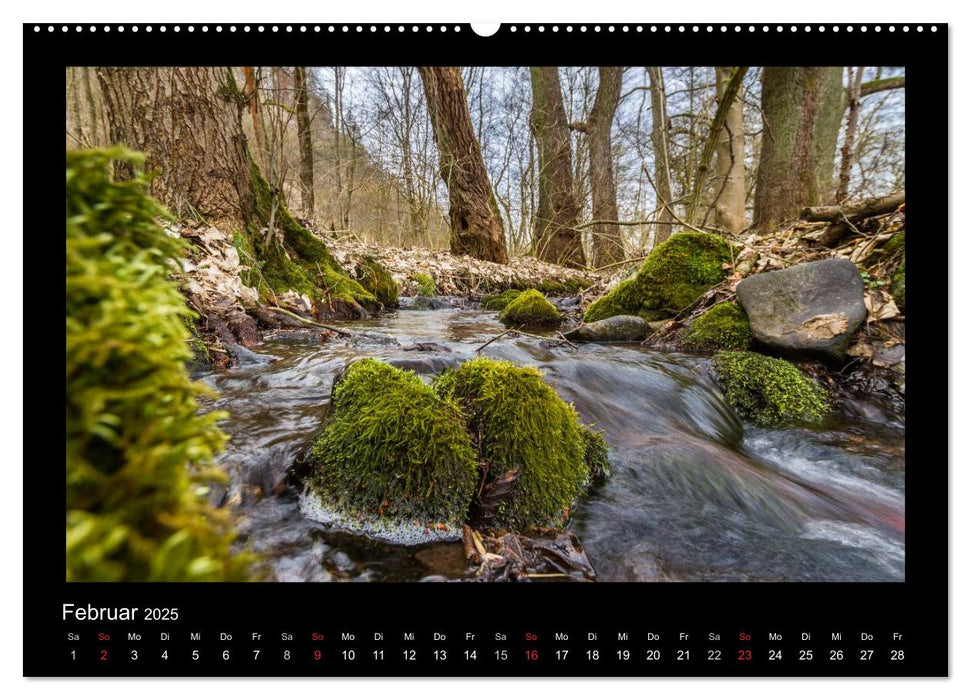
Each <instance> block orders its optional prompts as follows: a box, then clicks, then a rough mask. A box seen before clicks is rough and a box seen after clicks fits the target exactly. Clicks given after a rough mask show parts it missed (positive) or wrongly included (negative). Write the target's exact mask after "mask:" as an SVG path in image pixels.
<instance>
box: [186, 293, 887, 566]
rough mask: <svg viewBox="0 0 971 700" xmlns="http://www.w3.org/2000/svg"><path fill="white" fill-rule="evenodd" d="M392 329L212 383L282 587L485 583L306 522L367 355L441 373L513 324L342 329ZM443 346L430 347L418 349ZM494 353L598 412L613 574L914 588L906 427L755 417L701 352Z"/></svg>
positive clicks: (466, 315) (429, 553) (588, 414)
mask: <svg viewBox="0 0 971 700" xmlns="http://www.w3.org/2000/svg"><path fill="white" fill-rule="evenodd" d="M334 325H340V326H343V327H346V328H348V329H351V330H354V331H366V332H369V333H381V334H390V335H392V336H394V337H395V338H397V339H398V341H399V342H400V343H401V345H386V344H377V343H372V342H371V341H369V340H368V339H367V338H364V339H363V341H364V342H361V340H362V339H357V340H355V341H350V340H347V339H334V340H330V341H328V342H324V343H318V342H316V338H315V334H308V333H301V332H279V333H278V334H277V336H276V337H274V336H272V335H271V336H270V337H268V338H267V340H266V341H265V342H264V343H263V344H262V345H261V346H259V347H258V348H256V350H257V351H258V352H259V353H261V354H265V355H270V356H273V357H275V358H278V359H277V361H275V362H273V363H270V364H252V365H247V366H242V367H237V368H234V369H229V370H222V371H217V372H211V373H207V374H205V375H203V376H202V377H200V379H202V380H203V381H205V382H206V383H207V384H209V385H211V386H213V387H214V388H215V389H217V390H218V391H219V393H220V398H219V399H218V400H216V401H215V402H213V406H214V407H215V408H217V409H219V410H224V411H228V412H229V414H230V417H229V418H228V419H227V420H226V421H224V422H223V423H222V424H221V425H222V428H223V430H224V431H225V432H227V433H228V434H229V435H230V436H231V440H230V442H229V445H228V447H227V449H226V451H225V453H224V454H223V456H222V457H221V458H220V464H221V466H222V467H223V468H224V469H225V470H226V471H227V472H228V474H229V475H230V483H229V484H228V485H227V486H224V487H221V488H220V489H218V490H214V491H213V494H212V497H213V500H214V501H216V502H219V503H228V504H230V505H231V506H232V507H233V509H234V512H235V514H236V518H237V528H238V530H239V532H240V534H241V539H242V542H243V544H244V545H245V546H248V547H249V548H250V549H252V550H253V551H256V552H258V553H259V554H260V555H261V556H262V557H263V559H264V560H265V561H266V563H267V565H268V568H269V571H270V578H271V580H278V581H418V580H432V581H441V580H454V579H462V578H467V577H471V576H472V575H473V574H474V571H473V570H471V569H469V568H468V567H467V566H466V564H465V561H464V558H463V554H462V546H461V543H457V542H434V543H426V544H393V543H390V542H385V541H381V540H375V539H371V538H368V537H366V536H364V535H360V534H355V533H353V532H349V531H346V530H343V529H341V528H339V527H337V526H333V525H325V524H321V523H319V522H316V521H314V520H311V519H309V518H308V517H305V515H304V514H303V513H302V511H301V508H300V503H299V498H298V494H297V493H296V491H295V489H294V487H292V486H286V475H287V471H288V469H289V468H290V467H291V466H292V465H293V464H294V462H295V460H297V458H298V456H299V455H301V454H302V453H303V451H304V450H305V449H306V448H307V446H308V444H309V442H310V440H311V439H312V438H313V436H314V434H315V433H316V431H317V430H318V428H319V427H320V423H321V420H322V417H323V416H324V414H325V413H326V410H327V404H328V402H329V396H330V390H331V384H332V382H333V379H334V377H335V376H336V375H337V373H338V372H340V371H341V370H342V369H343V368H344V367H345V366H346V364H347V363H348V362H349V361H351V360H353V359H355V358H359V357H365V356H371V357H378V358H383V359H388V360H391V361H393V362H394V363H395V364H396V365H398V366H401V367H404V368H406V369H411V370H414V371H416V372H417V373H418V374H419V375H422V376H425V377H430V376H431V375H433V374H435V373H437V372H439V371H441V370H442V369H443V368H445V367H447V366H450V365H452V364H455V363H458V362H460V361H462V360H464V359H467V358H470V357H474V356H475V349H476V348H477V347H478V346H480V345H482V344H483V343H485V342H486V341H487V340H489V339H491V338H493V337H494V336H496V335H497V334H499V333H501V332H502V331H503V330H504V329H503V327H502V326H501V325H500V324H499V322H498V320H497V315H496V314H495V313H493V312H481V311H472V310H462V309H439V310H430V311H408V310H401V311H398V312H396V313H394V314H390V315H386V316H383V317H381V318H378V319H371V320H367V321H357V322H344V323H336V324H334ZM418 342H420V343H435V344H437V347H434V348H432V349H430V350H418V349H411V350H409V349H406V348H407V347H408V346H409V344H413V343H418ZM482 355H483V356H487V357H495V358H501V359H506V360H510V361H512V362H516V363H519V364H530V365H535V366H538V367H539V368H540V369H541V370H542V371H543V372H544V373H545V375H546V380H547V381H548V382H550V383H551V384H552V385H553V386H554V387H555V388H556V390H557V392H558V393H559V395H560V396H561V397H562V398H563V399H565V400H566V401H569V402H572V403H573V404H574V405H575V406H576V408H577V411H578V412H579V414H580V417H581V420H583V421H584V422H585V423H590V424H594V425H595V427H596V428H597V429H599V430H602V431H604V437H605V438H606V440H607V443H608V444H609V445H610V446H611V451H610V462H611V468H612V470H613V474H612V476H611V477H610V479H608V480H607V481H606V483H605V484H603V485H602V486H600V487H598V488H597V489H596V490H594V491H593V492H592V493H590V494H589V495H588V496H587V497H586V498H584V499H583V501H582V502H581V503H580V504H579V505H578V507H577V508H576V509H575V511H574V514H573V517H572V519H571V521H570V522H569V524H568V526H567V527H568V529H569V530H571V531H572V532H574V533H575V534H576V535H577V536H578V537H579V540H580V542H581V543H582V545H583V547H584V549H585V550H586V553H587V555H588V557H589V558H590V561H591V562H592V564H593V566H594V568H595V569H596V571H597V575H598V580H601V581H902V580H903V577H904V426H903V424H902V423H901V422H899V421H898V420H895V419H894V418H893V417H892V416H889V415H886V413H885V412H884V411H883V409H882V408H881V407H880V406H877V405H873V404H864V403H859V402H857V403H854V405H853V407H852V408H851V409H850V408H848V409H846V410H844V411H843V412H842V413H841V414H839V415H838V416H837V417H836V418H834V419H833V420H831V421H830V422H829V423H827V424H826V426H825V427H824V428H823V429H819V430H808V429H804V428H792V429H773V430H770V429H763V428H758V427H755V426H752V425H744V426H743V425H742V424H741V423H740V422H739V421H738V419H737V418H736V417H735V415H734V413H733V412H732V410H731V409H730V408H729V406H728V405H727V404H726V403H725V401H724V399H723V398H722V396H721V393H720V391H719V389H718V387H717V386H716V384H715V383H714V381H713V380H712V379H711V377H710V374H709V371H708V363H709V361H708V359H707V358H706V357H704V356H702V355H689V354H680V353H670V352H659V351H656V350H650V349H645V348H642V347H640V346H636V345H595V344H589V345H582V346H580V347H579V349H578V350H572V349H570V348H569V347H566V346H560V347H557V348H548V347H545V345H544V343H543V341H540V340H537V339H535V338H525V337H521V338H510V337H504V338H501V339H499V340H497V341H495V342H493V343H491V344H490V345H489V346H488V347H486V348H485V349H484V350H483V351H482Z"/></svg>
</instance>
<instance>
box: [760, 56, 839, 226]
mask: <svg viewBox="0 0 971 700" xmlns="http://www.w3.org/2000/svg"><path fill="white" fill-rule="evenodd" d="M844 93H845V91H844V89H843V79H842V69H840V68H839V67H833V68H820V67H766V68H765V69H763V73H762V112H763V114H764V117H765V129H764V130H763V136H762V155H761V159H760V160H759V168H758V175H757V181H756V188H755V216H754V221H753V225H754V226H755V227H757V228H760V229H762V230H767V229H770V228H772V227H774V226H777V225H779V224H780V223H782V222H783V221H786V220H788V219H792V218H793V217H795V215H796V214H797V213H798V212H799V210H800V209H801V208H802V207H804V206H807V205H809V206H812V205H817V204H822V203H823V202H827V201H829V199H830V197H831V195H832V191H833V170H834V166H835V162H836V142H837V140H838V138H839V125H840V121H841V119H842V115H843V110H844V102H843V100H844V99H845V95H844Z"/></svg>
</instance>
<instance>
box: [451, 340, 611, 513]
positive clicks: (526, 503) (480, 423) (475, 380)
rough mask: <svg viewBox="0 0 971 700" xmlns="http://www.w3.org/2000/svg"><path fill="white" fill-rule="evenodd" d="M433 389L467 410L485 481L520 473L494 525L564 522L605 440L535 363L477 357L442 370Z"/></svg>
mask: <svg viewBox="0 0 971 700" xmlns="http://www.w3.org/2000/svg"><path fill="white" fill-rule="evenodd" d="M435 389H436V391H438V393H439V394H440V395H441V396H442V397H444V398H445V399H446V400H449V401H452V400H454V401H457V402H458V404H459V406H460V407H461V408H462V410H463V411H464V413H465V419H466V423H467V428H468V431H469V433H470V434H471V435H472V436H473V437H474V439H475V441H476V443H477V446H478V450H479V456H480V458H481V460H482V461H483V462H484V463H485V465H486V470H487V473H486V482H487V483H489V482H491V481H493V480H495V479H499V478H500V477H503V476H505V475H509V473H510V472H512V471H513V470H516V476H515V483H514V486H513V487H512V490H511V492H510V493H509V494H507V495H506V496H505V497H504V498H503V501H502V502H501V504H500V505H499V507H498V509H497V512H496V516H495V520H494V523H493V524H494V525H495V526H496V527H509V528H513V529H521V528H525V527H528V526H531V525H536V526H549V525H553V526H557V525H561V524H562V523H563V522H564V521H565V520H566V518H567V517H568V515H569V512H570V509H571V508H572V507H573V504H574V503H575V501H576V499H577V498H578V496H579V495H580V494H581V492H582V491H583V488H584V486H585V485H586V484H587V483H588V482H589V481H590V478H591V464H588V461H587V460H588V455H589V458H590V459H592V460H594V468H596V469H597V470H599V471H601V472H602V471H603V467H604V462H605V461H606V460H605V455H604V453H603V450H602V445H601V444H600V441H598V440H597V438H596V437H591V436H594V435H595V434H594V433H590V435H587V434H586V433H585V431H584V430H583V427H582V426H581V425H580V423H579V421H578V420H577V413H576V411H575V410H574V408H573V407H572V406H570V405H569V404H567V403H565V402H564V401H563V400H562V399H561V398H560V397H559V396H557V395H556V392H555V391H554V390H553V388H552V387H551V386H550V385H549V384H547V383H546V382H544V381H543V379H542V375H541V374H540V372H539V370H537V369H535V368H533V367H518V366H516V365H514V364H512V363H510V362H506V361H503V360H492V359H487V358H478V359H475V360H470V361H468V362H465V363H463V364H462V365H460V366H459V367H458V368H456V369H453V370H448V371H446V372H444V373H443V374H441V375H440V376H439V377H438V379H437V380H436V381H435Z"/></svg>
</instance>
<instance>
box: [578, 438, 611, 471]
mask: <svg viewBox="0 0 971 700" xmlns="http://www.w3.org/2000/svg"><path fill="white" fill-rule="evenodd" d="M580 436H581V437H582V438H583V454H584V458H583V459H584V461H585V462H586V463H587V466H588V467H589V468H590V476H591V477H592V478H594V479H606V478H607V477H608V476H610V461H609V460H608V459H607V450H608V447H607V441H606V440H604V436H603V433H598V432H594V431H593V430H590V428H588V427H586V426H581V427H580Z"/></svg>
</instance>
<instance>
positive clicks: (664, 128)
mask: <svg viewBox="0 0 971 700" xmlns="http://www.w3.org/2000/svg"><path fill="white" fill-rule="evenodd" d="M647 70H648V75H649V77H650V81H651V115H652V126H651V144H652V145H653V147H654V183H655V186H656V188H657V198H658V200H659V201H658V209H659V212H658V223H657V228H656V229H655V232H654V245H657V244H658V243H663V242H664V241H665V240H666V239H667V238H668V237H669V236H670V235H671V227H672V225H673V223H674V220H675V216H674V209H673V207H674V195H672V194H671V152H670V149H669V145H668V112H667V95H666V92H665V89H664V75H663V73H662V72H661V68H660V67H657V66H654V67H650V68H648V69H647Z"/></svg>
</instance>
